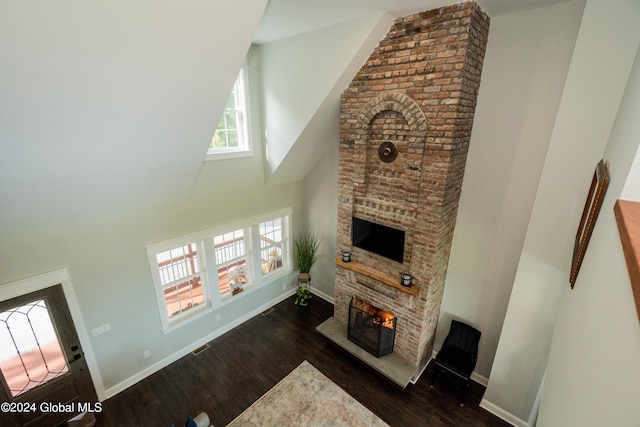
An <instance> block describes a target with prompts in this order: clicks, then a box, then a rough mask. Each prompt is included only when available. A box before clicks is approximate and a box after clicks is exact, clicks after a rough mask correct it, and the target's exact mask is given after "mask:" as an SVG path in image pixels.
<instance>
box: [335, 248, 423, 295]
mask: <svg viewBox="0 0 640 427" xmlns="http://www.w3.org/2000/svg"><path fill="white" fill-rule="evenodd" d="M336 265H338V266H340V267H342V268H344V269H346V270H351V271H355V272H356V273H359V274H362V275H363V276H366V277H370V278H372V279H374V280H377V281H378V282H380V283H384V284H385V285H387V286H391V287H392V288H396V289H397V290H399V291H401V292H404V293H406V294H409V295H413V296H414V297H416V296H418V292H419V291H420V288H419V287H418V286H416V285H415V284H412V285H411V286H402V285H401V284H400V278H399V277H398V276H391V275H390V274H387V273H383V272H382V271H379V270H376V269H375V268H373V267H369V266H368V265H364V264H362V263H359V262H357V261H350V262H344V261H342V259H341V258H340V257H338V258H336Z"/></svg>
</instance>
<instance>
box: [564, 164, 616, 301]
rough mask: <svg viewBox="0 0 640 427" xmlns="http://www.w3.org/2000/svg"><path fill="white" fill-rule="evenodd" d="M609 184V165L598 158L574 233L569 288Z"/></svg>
mask: <svg viewBox="0 0 640 427" xmlns="http://www.w3.org/2000/svg"><path fill="white" fill-rule="evenodd" d="M608 186H609V166H608V165H606V164H605V163H604V160H600V161H599V162H598V164H597V165H596V170H595V172H594V173H593V179H592V180H591V187H590V188H589V194H588V195H587V201H586V203H585V205H584V210H583V211H582V218H581V219H580V225H579V226H578V233H577V234H576V241H575V245H574V247H573V260H572V262H571V275H570V276H569V283H570V284H571V289H573V286H574V285H575V283H576V278H577V277H578V272H579V271H580V266H581V265H582V260H583V259H584V254H585V252H586V251H587V246H588V245H589V240H590V239H591V233H593V227H595V224H596V219H598V214H599V213H600V208H601V207H602V202H603V200H604V195H605V193H606V192H607V187H608Z"/></svg>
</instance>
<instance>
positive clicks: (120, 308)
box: [0, 63, 303, 397]
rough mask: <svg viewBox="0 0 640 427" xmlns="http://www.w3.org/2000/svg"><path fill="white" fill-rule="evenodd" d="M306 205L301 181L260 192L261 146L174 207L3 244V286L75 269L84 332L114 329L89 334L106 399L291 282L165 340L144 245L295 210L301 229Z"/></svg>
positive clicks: (203, 174) (214, 171) (218, 165)
mask: <svg viewBox="0 0 640 427" xmlns="http://www.w3.org/2000/svg"><path fill="white" fill-rule="evenodd" d="M252 65H253V66H255V67H258V65H259V64H255V63H252ZM258 135H259V134H258ZM256 144H257V146H258V147H259V146H260V144H261V142H260V141H259V140H258V141H257V142H256ZM204 156H205V153H204V152H203V153H202V157H203V159H204ZM164 166H165V167H170V165H164ZM167 197H171V195H170V194H167ZM302 200H303V199H302V183H301V182H298V183H292V184H286V185H279V186H270V187H266V186H264V184H263V170H262V155H261V150H256V155H255V157H252V158H242V159H236V160H226V161H222V162H219V161H214V162H207V163H204V164H203V165H202V169H201V171H200V175H199V178H198V181H197V182H196V184H195V186H194V188H193V190H192V194H191V197H190V198H189V200H188V202H186V203H183V204H176V205H175V206H174V207H173V208H172V209H170V210H157V211H146V212H139V213H135V214H128V215H120V216H113V217H108V218H103V219H100V220H93V221H85V222H81V223H75V224H70V225H67V226H63V227H57V228H49V229H44V230H41V231H37V232H32V233H26V234H25V233H23V234H20V235H17V236H14V237H10V238H6V239H4V240H0V260H1V265H2V266H1V268H0V283H7V282H12V281H14V280H17V279H20V278H24V277H29V276H33V275H37V274H41V273H44V272H49V271H53V270H56V269H59V268H63V267H68V268H69V271H70V274H71V278H72V281H73V287H74V290H75V294H76V296H77V299H78V303H79V306H80V310H81V312H82V319H81V321H83V322H84V325H85V327H86V329H87V330H89V331H90V330H91V329H93V328H96V327H98V326H101V325H103V324H105V323H109V324H110V326H111V331H110V332H108V333H106V334H104V335H100V336H98V337H91V347H92V350H93V352H94V354H95V356H96V361H97V365H98V367H99V374H100V376H101V378H102V381H103V383H104V386H105V388H106V390H107V391H106V395H109V394H111V393H114V392H117V391H119V389H121V388H122V387H125V386H126V385H127V384H129V382H130V381H132V379H133V380H135V379H139V378H140V376H141V375H145V374H148V373H150V372H151V371H153V370H154V369H158V368H161V367H162V365H163V363H164V362H165V361H167V360H170V359H171V358H172V357H174V356H175V355H176V354H180V352H184V351H185V350H187V351H188V348H189V346H191V345H192V344H194V343H197V342H198V341H199V340H201V339H202V338H203V337H207V336H210V335H211V334H213V333H215V332H216V331H217V330H223V329H224V328H225V327H227V326H228V325H231V324H233V323H234V322H235V321H237V319H240V318H242V316H244V315H246V313H249V312H251V311H253V310H256V309H259V308H260V307H262V306H263V305H264V304H267V303H269V302H271V301H273V300H274V299H277V298H278V297H280V296H281V295H283V293H284V292H283V289H282V285H283V284H287V285H290V283H287V280H285V281H284V283H283V281H280V282H278V283H274V284H272V285H270V286H265V287H264V288H261V289H260V290H257V291H256V292H253V293H248V292H245V293H243V294H244V295H243V294H240V295H238V297H234V298H233V299H232V302H231V303H229V304H226V305H224V306H223V307H221V308H220V309H219V310H217V311H215V312H214V313H211V314H209V315H207V316H204V317H202V318H200V319H198V320H197V321H194V322H192V323H190V324H188V325H187V326H184V327H182V328H179V329H178V330H176V331H174V332H171V333H169V334H167V335H164V334H163V333H162V325H161V322H160V316H159V313H158V307H157V304H156V297H155V293H154V290H153V282H152V278H151V274H150V270H149V268H150V267H149V263H148V260H147V255H146V250H145V245H147V244H150V243H155V242H158V241H162V240H166V239H169V238H173V237H176V236H180V235H183V234H187V233H190V232H194V231H198V230H202V229H205V228H208V227H212V226H216V225H221V224H225V223H227V222H230V221H233V220H236V219H239V218H243V217H249V216H253V215H257V214H259V213H264V212H269V211H272V210H276V209H280V208H284V207H287V206H293V208H294V223H295V225H296V226H299V225H300V223H302V222H303V213H302V209H301V205H302ZM77 203H78V204H81V203H83V201H82V200H78V201H77ZM216 314H220V315H221V320H220V321H216V320H215V315H216ZM146 349H148V350H150V352H151V357H150V358H149V359H145V358H143V351H144V350H146ZM98 391H99V393H100V390H98ZM99 395H100V394H99ZM104 395H105V394H104V393H102V396H103V397H104Z"/></svg>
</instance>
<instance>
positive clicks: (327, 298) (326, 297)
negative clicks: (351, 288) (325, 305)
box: [311, 288, 336, 305]
mask: <svg viewBox="0 0 640 427" xmlns="http://www.w3.org/2000/svg"><path fill="white" fill-rule="evenodd" d="M311 293H312V294H314V295H317V296H319V297H320V298H322V299H323V300H325V301H327V302H329V303H331V304H332V305H336V299H335V298H334V297H332V296H331V295H329V294H325V293H324V292H322V291H320V290H318V289H316V288H311Z"/></svg>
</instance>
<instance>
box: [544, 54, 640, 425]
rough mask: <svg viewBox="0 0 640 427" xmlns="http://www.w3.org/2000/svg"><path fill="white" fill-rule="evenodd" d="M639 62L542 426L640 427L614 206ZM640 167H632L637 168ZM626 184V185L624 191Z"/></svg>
mask: <svg viewBox="0 0 640 427" xmlns="http://www.w3.org/2000/svg"><path fill="white" fill-rule="evenodd" d="M639 115H640V56H636V62H635V65H634V68H633V70H632V72H631V76H630V80H629V83H628V86H627V89H626V91H625V97H624V99H623V101H622V104H621V105H620V110H619V111H618V115H617V119H616V123H615V126H614V128H613V131H612V134H611V138H609V143H608V144H607V147H606V150H605V152H604V158H605V159H607V160H608V161H609V162H610V163H611V166H610V174H611V183H610V185H609V188H608V190H607V195H606V197H605V199H604V203H603V205H602V210H601V212H600V216H599V217H598V221H597V225H596V228H595V230H594V233H593V236H592V239H591V242H590V243H589V247H588V250H587V253H586V256H585V260H584V263H583V265H582V268H581V270H580V273H579V276H578V280H577V281H576V285H575V287H574V289H573V290H570V289H569V287H568V286H564V287H563V289H562V293H561V295H560V299H559V300H560V304H559V305H560V310H559V315H558V320H557V322H556V327H555V329H554V336H553V341H552V343H551V353H550V355H549V364H548V369H547V379H546V381H545V385H544V391H543V397H542V403H541V407H540V415H539V418H538V425H539V426H559V425H565V426H567V425H579V426H603V425H615V426H619V427H623V426H629V427H631V426H638V425H640V406H639V405H638V397H639V396H640V382H639V381H638V378H640V363H638V361H640V325H639V324H638V316H637V312H636V307H635V304H634V300H633V295H632V291H631V285H630V282H629V276H628V272H627V269H626V264H625V260H624V254H623V253H622V246H621V244H620V238H619V234H618V228H617V225H616V221H615V217H614V213H613V206H614V204H615V202H616V200H617V199H618V198H620V194H621V191H622V187H623V185H624V186H631V187H635V189H636V194H637V188H638V186H639V185H638V184H639V181H638V178H637V177H638V175H637V171H635V173H632V174H629V177H630V178H631V179H632V181H633V182H629V180H628V179H626V177H627V175H628V172H629V170H630V169H631V168H632V161H633V159H634V157H635V155H636V152H637V150H638V145H639V144H640V122H639V121H638V116H639ZM637 167H638V165H637V162H636V164H635V165H634V168H637ZM625 184H626V185H625Z"/></svg>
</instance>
